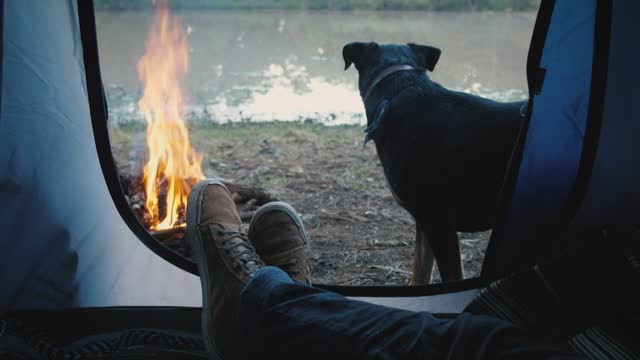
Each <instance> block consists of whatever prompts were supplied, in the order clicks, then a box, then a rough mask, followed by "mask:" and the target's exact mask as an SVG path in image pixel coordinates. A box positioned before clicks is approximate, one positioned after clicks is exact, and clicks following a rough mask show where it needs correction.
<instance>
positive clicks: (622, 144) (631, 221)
mask: <svg viewBox="0 0 640 360" xmlns="http://www.w3.org/2000/svg"><path fill="white" fill-rule="evenodd" d="M611 5H612V6H611V9H610V10H609V11H610V13H611V14H610V18H611V22H610V30H609V31H610V34H603V36H607V35H610V42H609V44H608V45H609V46H608V56H606V57H600V58H598V60H599V62H600V64H598V66H599V67H602V68H603V71H602V73H601V74H599V76H600V77H601V79H600V80H599V81H601V82H603V99H602V101H601V104H600V106H599V110H598V111H600V112H601V113H602V117H601V120H600V121H599V122H598V123H596V124H594V126H593V129H591V130H592V131H591V132H592V134H591V135H590V134H587V137H588V138H589V139H588V141H589V143H588V144H587V143H585V146H588V147H589V152H588V153H587V154H585V155H586V156H585V159H584V161H583V165H584V174H583V178H582V184H580V188H579V189H578V191H579V193H578V194H576V195H577V196H576V200H577V201H576V209H575V211H576V212H577V214H576V216H575V218H574V219H573V221H572V226H571V229H572V230H579V229H589V228H597V227H602V226H607V225H618V226H619V225H622V226H627V225H640V166H639V165H640V141H639V139H640V113H639V112H638V110H637V107H638V103H639V99H640V89H639V85H638V84H640V71H639V69H638V67H639V65H640V42H639V41H638V38H637V37H638V34H640V24H639V23H638V14H640V2H638V1H613V2H612V4H611ZM604 82H606V84H604Z"/></svg>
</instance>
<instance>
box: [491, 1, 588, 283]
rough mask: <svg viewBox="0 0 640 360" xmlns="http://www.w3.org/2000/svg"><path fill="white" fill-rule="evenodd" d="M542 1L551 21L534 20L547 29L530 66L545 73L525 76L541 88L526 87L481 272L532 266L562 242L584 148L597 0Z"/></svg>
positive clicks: (499, 271) (498, 272)
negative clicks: (516, 151)
mask: <svg viewBox="0 0 640 360" xmlns="http://www.w3.org/2000/svg"><path fill="white" fill-rule="evenodd" d="M549 4H552V5H549ZM542 6H543V7H545V6H546V7H547V8H548V7H549V6H551V8H548V9H547V10H552V14H551V19H550V23H548V24H544V23H542V24H538V23H537V24H536V26H548V29H547V33H546V38H545V39H542V40H545V43H544V46H543V50H542V55H541V58H540V63H539V64H533V66H534V67H539V68H541V69H544V70H543V71H544V78H543V80H541V79H531V78H530V79H529V82H530V83H531V82H535V81H542V82H541V84H540V85H541V88H540V89H539V94H530V95H531V100H530V114H529V116H530V118H529V119H528V126H527V128H526V137H525V138H524V139H523V140H524V145H523V148H522V153H521V159H519V160H520V162H519V163H518V162H517V161H515V162H513V164H512V167H513V168H512V169H510V171H515V172H516V175H515V176H516V177H515V183H514V184H513V189H512V196H511V197H510V199H507V201H506V202H505V203H504V206H505V209H503V210H506V215H505V216H504V218H502V219H501V220H503V222H502V223H498V224H496V229H494V233H493V234H492V239H491V242H490V245H489V248H488V250H487V255H486V258H485V263H484V267H483V275H485V276H488V277H497V276H500V275H502V274H505V273H508V272H509V271H512V270H514V269H518V268H523V267H527V266H529V265H532V264H533V263H535V262H537V261H540V260H541V259H543V258H545V257H546V256H549V255H550V254H552V253H554V252H555V251H557V250H558V249H560V248H562V246H563V245H564V244H563V243H562V242H558V241H557V239H556V238H555V237H554V236H551V234H553V233H554V232H555V231H557V230H558V226H560V225H561V224H559V221H561V219H563V217H564V214H565V211H566V208H567V205H568V202H569V197H570V193H571V191H572V189H573V186H574V184H575V181H576V176H577V174H578V166H579V163H580V159H581V154H582V143H583V139H584V135H585V129H586V126H587V125H586V124H587V117H588V110H589V100H590V91H591V74H592V59H593V58H594V48H593V44H594V27H595V18H596V1H595V0H562V1H556V2H547V3H546V4H543V5H542ZM542 9H543V8H541V11H542ZM540 15H543V14H542V13H541V14H539V16H540ZM538 40H540V39H538ZM533 46H534V44H532V47H533ZM529 65H531V64H529ZM538 74H540V72H534V73H532V74H529V76H533V75H538ZM521 141H522V140H521ZM516 160H518V159H516ZM512 176H513V174H512ZM509 185H510V184H508V183H507V185H506V186H509Z"/></svg>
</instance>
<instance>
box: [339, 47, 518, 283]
mask: <svg viewBox="0 0 640 360" xmlns="http://www.w3.org/2000/svg"><path fill="white" fill-rule="evenodd" d="M342 56H343V58H344V61H345V70H346V69H348V68H349V66H350V65H351V64H355V66H356V69H358V74H359V87H360V94H361V95H362V99H363V102H364V106H365V110H366V114H367V125H368V126H367V129H366V130H365V132H366V133H367V135H366V138H365V144H366V142H367V141H369V140H371V139H372V140H374V142H375V146H376V150H377V153H378V157H379V158H380V162H381V163H382V167H383V169H384V174H385V176H386V178H387V181H388V183H389V186H390V188H391V191H392V193H393V194H394V197H395V198H396V200H398V202H399V203H400V205H402V206H403V207H404V208H405V209H407V210H408V211H409V212H410V213H411V215H412V216H413V217H414V219H415V221H416V249H415V255H414V261H413V276H412V279H411V283H412V284H427V283H429V282H430V280H431V271H432V268H433V258H434V256H435V259H436V260H437V263H438V269H439V270H440V274H441V277H442V279H443V281H452V280H459V279H462V278H463V271H462V263H461V259H460V247H459V244H458V237H457V233H456V231H463V232H473V231H482V230H488V229H490V228H492V227H493V221H494V218H495V210H496V205H497V199H498V195H499V191H500V189H501V186H502V182H503V178H504V176H505V173H506V169H507V165H508V163H509V159H510V157H511V153H512V151H513V147H514V145H515V142H516V137H517V135H518V132H519V129H520V125H521V123H522V119H523V115H522V114H523V111H524V108H525V106H526V105H525V104H526V102H511V103H500V102H496V101H492V100H488V99H484V98H481V97H479V96H474V95H470V94H466V93H462V92H457V91H452V90H448V89H446V88H444V87H443V86H441V85H439V84H437V83H435V82H433V81H431V79H429V77H428V76H427V75H426V70H429V71H433V69H434V67H435V65H436V63H437V61H438V59H439V58H440V50H439V49H437V48H434V47H430V46H424V45H416V44H407V45H378V44H376V43H375V42H370V43H361V42H358V43H350V44H347V45H346V46H345V47H344V48H343V50H342Z"/></svg>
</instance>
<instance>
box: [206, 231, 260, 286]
mask: <svg viewBox="0 0 640 360" xmlns="http://www.w3.org/2000/svg"><path fill="white" fill-rule="evenodd" d="M217 233H218V236H221V237H222V249H223V250H224V252H225V253H226V254H227V256H228V257H229V260H230V261H231V266H232V267H233V270H235V271H237V272H239V273H242V274H243V275H244V276H245V277H247V278H248V277H251V276H252V275H253V274H254V273H255V272H256V271H257V270H258V269H260V268H261V267H263V266H264V263H263V262H262V260H260V258H259V257H258V255H257V254H256V249H255V248H254V247H253V246H252V245H251V243H250V242H249V240H248V239H247V235H246V234H244V233H242V232H240V231H232V230H217Z"/></svg>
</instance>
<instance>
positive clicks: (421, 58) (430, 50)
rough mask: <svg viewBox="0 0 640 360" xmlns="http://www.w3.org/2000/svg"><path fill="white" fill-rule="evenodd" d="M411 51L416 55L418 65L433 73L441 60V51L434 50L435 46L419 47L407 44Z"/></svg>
mask: <svg viewBox="0 0 640 360" xmlns="http://www.w3.org/2000/svg"><path fill="white" fill-rule="evenodd" d="M407 46H409V48H411V51H413V53H414V54H415V55H416V58H417V59H418V65H420V66H422V67H424V68H426V69H428V70H429V71H433V69H434V68H435V67H436V63H437V62H438V59H440V53H442V51H440V49H438V48H434V47H433V46H426V45H417V44H412V43H410V44H407Z"/></svg>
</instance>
